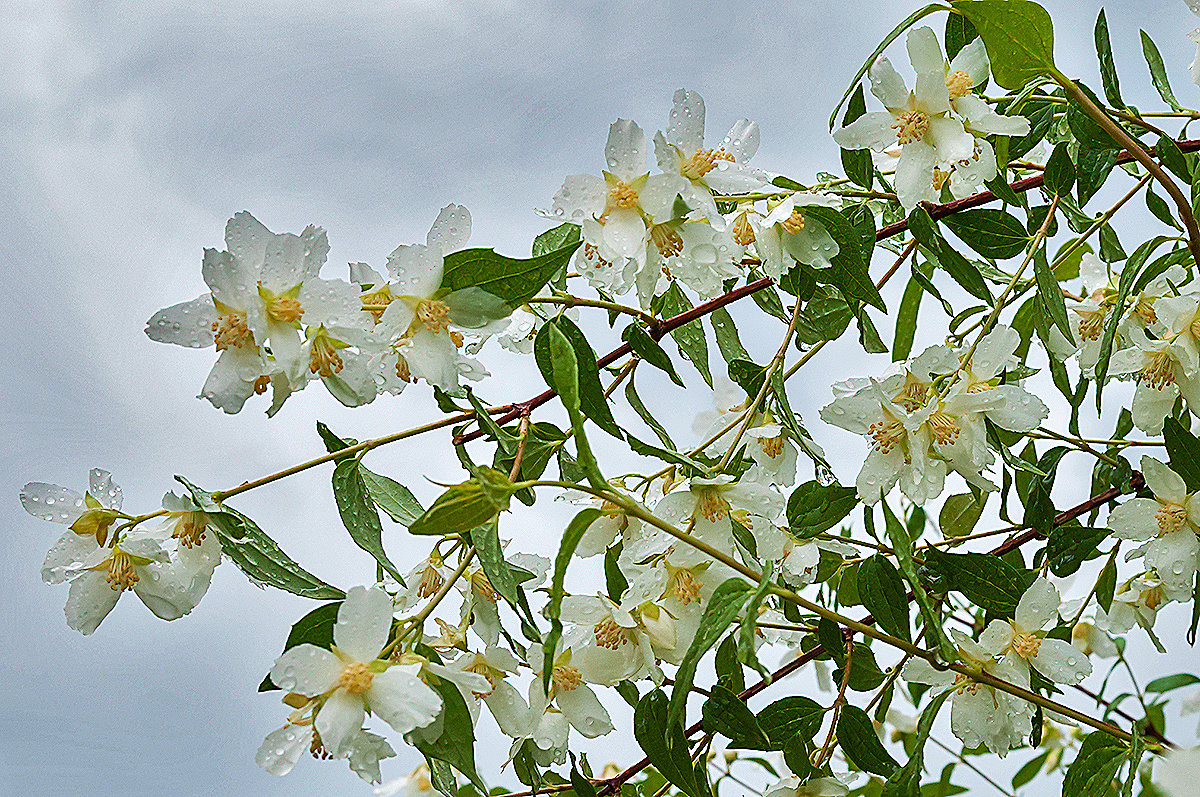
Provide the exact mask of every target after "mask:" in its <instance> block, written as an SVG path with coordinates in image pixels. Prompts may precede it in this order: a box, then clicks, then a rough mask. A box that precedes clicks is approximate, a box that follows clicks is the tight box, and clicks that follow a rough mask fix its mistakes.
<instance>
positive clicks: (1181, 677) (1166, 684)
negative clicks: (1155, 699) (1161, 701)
mask: <svg viewBox="0 0 1200 797" xmlns="http://www.w3.org/2000/svg"><path fill="white" fill-rule="evenodd" d="M1192 684H1200V677H1197V676H1195V675H1193V674H1192V673H1190V672H1181V673H1179V674H1177V675H1164V676H1163V677H1161V678H1155V679H1154V680H1153V681H1151V682H1150V683H1148V684H1146V691H1147V692H1154V693H1155V694H1157V695H1161V694H1163V693H1165V692H1170V691H1172V690H1175V689H1179V688H1181V687H1184V686H1191V685H1192Z"/></svg>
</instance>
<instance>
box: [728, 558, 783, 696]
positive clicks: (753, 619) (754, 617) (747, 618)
mask: <svg viewBox="0 0 1200 797" xmlns="http://www.w3.org/2000/svg"><path fill="white" fill-rule="evenodd" d="M774 577H775V563H774V562H767V564H766V567H764V568H763V571H762V580H761V581H759V582H758V585H757V586H756V587H755V588H754V593H753V594H752V595H751V596H750V600H749V601H748V602H747V603H746V605H745V607H744V609H743V611H742V624H741V627H740V628H738V630H737V638H738V655H739V657H740V658H741V660H742V661H744V662H746V663H747V664H749V665H750V666H751V667H753V668H754V669H755V671H757V672H758V674H759V675H761V676H762V677H763V678H764V679H767V680H770V678H771V673H770V671H768V670H767V668H766V667H764V666H763V665H762V663H761V662H760V661H759V660H758V653H757V651H756V650H755V643H756V642H757V641H758V640H757V636H758V633H757V632H758V610H759V608H760V607H761V606H762V602H763V599H764V598H765V597H766V596H767V593H768V592H769V591H770V590H771V585H772V584H773V583H774Z"/></svg>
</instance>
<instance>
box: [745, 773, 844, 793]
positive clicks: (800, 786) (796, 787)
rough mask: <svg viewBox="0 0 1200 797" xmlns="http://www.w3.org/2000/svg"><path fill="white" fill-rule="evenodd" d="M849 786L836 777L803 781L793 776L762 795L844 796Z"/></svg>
mask: <svg viewBox="0 0 1200 797" xmlns="http://www.w3.org/2000/svg"><path fill="white" fill-rule="evenodd" d="M849 793H850V787H849V786H847V785H846V784H845V783H842V782H841V781H840V780H838V779H837V778H836V777H826V778H809V779H808V780H806V781H804V782H803V783H801V782H800V779H799V778H797V777H795V776H793V777H788V778H784V779H783V780H781V781H779V782H778V783H776V784H775V785H774V786H772V787H771V789H770V791H768V792H766V793H765V794H764V795H763V797H845V795H847V794H849Z"/></svg>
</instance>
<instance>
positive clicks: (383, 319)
mask: <svg viewBox="0 0 1200 797" xmlns="http://www.w3.org/2000/svg"><path fill="white" fill-rule="evenodd" d="M470 235H471V214H470V213H469V212H468V211H467V209H466V208H464V207H463V206H462V205H447V206H446V207H444V208H442V210H441V212H440V213H438V217H437V219H435V220H434V222H433V226H432V227H431V228H430V230H429V235H428V236H427V237H426V243H424V244H412V245H405V246H398V247H396V249H395V251H393V252H392V253H391V254H390V255H388V273H389V275H390V277H391V282H390V283H389V292H390V294H391V299H390V301H389V302H388V303H387V309H386V310H384V311H383V315H382V316H380V319H379V323H378V325H376V329H375V331H376V334H377V335H379V336H380V337H381V338H382V340H383V341H384V345H385V346H386V347H387V351H386V352H385V355H384V357H383V363H382V365H383V366H384V367H383V369H382V374H381V376H382V378H383V386H384V388H385V389H388V390H392V391H394V392H399V391H400V390H402V389H403V388H404V385H405V384H407V383H409V382H411V381H413V380H414V379H424V380H425V381H426V382H428V383H429V384H431V385H434V386H436V387H439V388H441V389H442V390H447V391H453V390H457V389H458V384H459V377H460V376H464V377H466V378H468V379H481V378H483V376H486V375H487V372H486V371H484V370H483V369H482V366H480V365H479V363H478V362H477V361H475V360H473V359H471V358H469V357H466V356H464V355H462V354H460V353H459V351H458V350H459V347H460V346H461V345H462V343H463V336H462V334H461V333H460V332H458V331H455V330H451V329H450V327H451V326H454V327H457V328H459V329H472V330H485V329H489V328H490V327H494V329H490V330H489V331H499V330H500V329H502V328H503V327H504V326H506V325H507V321H506V320H505V319H507V318H508V316H509V315H510V313H511V312H512V309H511V308H510V307H509V306H508V305H507V304H505V302H504V300H502V299H500V298H499V297H497V296H494V295H492V294H490V293H488V292H487V291H484V290H482V289H480V288H476V287H471V288H464V289H461V290H457V291H453V292H451V291H449V290H448V289H446V288H443V287H442V277H443V269H444V265H445V263H444V260H445V256H446V255H447V254H448V253H450V252H454V251H457V250H459V249H462V248H463V247H464V246H465V245H466V242H467V238H469V237H470Z"/></svg>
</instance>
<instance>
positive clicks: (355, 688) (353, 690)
mask: <svg viewBox="0 0 1200 797" xmlns="http://www.w3.org/2000/svg"><path fill="white" fill-rule="evenodd" d="M374 678H375V673H373V672H371V668H370V667H368V666H367V665H365V664H363V663H362V662H359V661H356V662H352V663H350V664H347V665H346V669H344V670H342V674H341V675H340V676H339V677H338V682H337V685H338V686H339V687H340V688H342V689H345V690H346V691H347V692H349V693H350V694H352V695H361V694H364V693H365V692H366V691H367V690H368V689H370V688H371V681H372V679H374Z"/></svg>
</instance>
